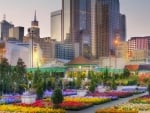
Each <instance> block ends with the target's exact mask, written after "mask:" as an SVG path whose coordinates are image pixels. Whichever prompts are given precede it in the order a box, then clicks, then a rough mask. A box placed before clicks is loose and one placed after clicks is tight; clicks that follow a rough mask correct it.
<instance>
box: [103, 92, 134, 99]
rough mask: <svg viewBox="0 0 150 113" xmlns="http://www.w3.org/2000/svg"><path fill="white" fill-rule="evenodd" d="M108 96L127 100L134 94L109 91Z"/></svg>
mask: <svg viewBox="0 0 150 113" xmlns="http://www.w3.org/2000/svg"><path fill="white" fill-rule="evenodd" d="M106 94H108V95H110V96H118V97H120V98H125V97H129V96H132V95H133V92H126V91H109V92H106Z"/></svg>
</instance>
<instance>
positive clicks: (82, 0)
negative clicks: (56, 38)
mask: <svg viewBox="0 0 150 113" xmlns="http://www.w3.org/2000/svg"><path fill="white" fill-rule="evenodd" d="M90 7H91V0H62V39H63V40H64V41H65V42H66V43H76V42H77V43H79V44H80V55H83V56H84V54H83V53H86V52H85V51H84V47H85V46H84V45H86V46H90V45H91V43H90V41H91V40H90V37H91V36H90V32H91V24H90V23H91V22H90V19H91V18H90V16H91V12H90V11H91V9H90ZM88 48H90V47H88ZM88 51H90V50H88ZM86 54H88V55H89V53H86Z"/></svg>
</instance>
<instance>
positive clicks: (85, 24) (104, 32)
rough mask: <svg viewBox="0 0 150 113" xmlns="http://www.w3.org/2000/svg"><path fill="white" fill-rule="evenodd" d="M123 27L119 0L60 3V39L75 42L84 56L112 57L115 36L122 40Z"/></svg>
mask: <svg viewBox="0 0 150 113" xmlns="http://www.w3.org/2000/svg"><path fill="white" fill-rule="evenodd" d="M125 24H126V23H125V16H124V15H121V14H120V4H119V0H62V39H63V40H64V41H66V42H67V43H75V42H78V43H79V44H80V55H82V56H84V57H87V58H91V57H93V58H96V59H98V58H99V57H108V56H109V55H111V54H113V55H114V54H115V45H114V43H113V42H114V40H115V39H116V37H118V36H119V38H120V40H122V41H125V37H126V31H125Z"/></svg>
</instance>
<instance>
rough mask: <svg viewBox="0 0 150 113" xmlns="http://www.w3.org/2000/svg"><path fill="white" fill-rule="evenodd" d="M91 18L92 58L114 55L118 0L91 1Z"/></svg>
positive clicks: (118, 25)
mask: <svg viewBox="0 0 150 113" xmlns="http://www.w3.org/2000/svg"><path fill="white" fill-rule="evenodd" d="M92 16H93V17H92V26H93V27H92V37H91V38H92V54H93V57H94V58H97V59H98V58H99V57H107V56H109V55H110V54H112V53H114V48H115V47H114V44H113V41H114V39H115V37H116V35H117V34H119V30H120V20H119V18H120V5H119V0H95V2H94V1H93V3H92Z"/></svg>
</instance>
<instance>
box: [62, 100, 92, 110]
mask: <svg viewBox="0 0 150 113" xmlns="http://www.w3.org/2000/svg"><path fill="white" fill-rule="evenodd" d="M92 105H93V104H91V103H83V102H74V101H65V102H63V103H61V104H60V106H61V108H63V109H66V110H81V109H85V108H88V107H91V106H92Z"/></svg>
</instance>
